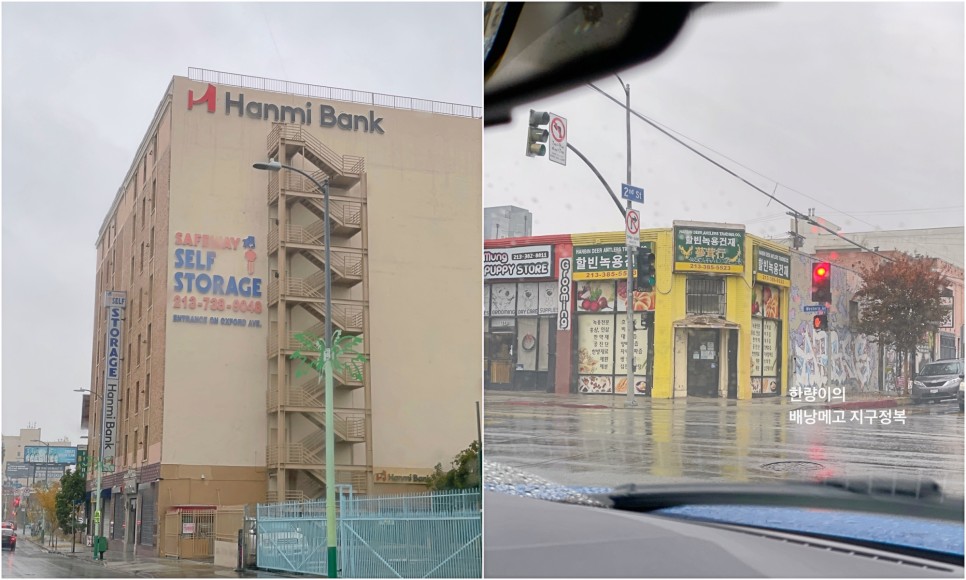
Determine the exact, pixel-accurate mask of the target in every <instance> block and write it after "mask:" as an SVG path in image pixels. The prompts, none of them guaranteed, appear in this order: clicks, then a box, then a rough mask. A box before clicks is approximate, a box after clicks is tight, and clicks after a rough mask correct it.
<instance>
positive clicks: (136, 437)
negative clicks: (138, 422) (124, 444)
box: [131, 429, 138, 463]
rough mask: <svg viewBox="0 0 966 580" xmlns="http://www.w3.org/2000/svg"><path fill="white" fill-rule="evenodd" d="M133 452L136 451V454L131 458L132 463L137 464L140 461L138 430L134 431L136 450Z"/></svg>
mask: <svg viewBox="0 0 966 580" xmlns="http://www.w3.org/2000/svg"><path fill="white" fill-rule="evenodd" d="M133 451H134V453H133V454H132V455H133V457H132V458H131V462H132V463H134V462H136V461H137V460H138V430H137V429H135V430H134V449H133Z"/></svg>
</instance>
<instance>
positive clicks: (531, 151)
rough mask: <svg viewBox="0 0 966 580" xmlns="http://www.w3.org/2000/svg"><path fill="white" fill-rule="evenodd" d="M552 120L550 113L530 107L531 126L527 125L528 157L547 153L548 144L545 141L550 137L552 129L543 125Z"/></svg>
mask: <svg viewBox="0 0 966 580" xmlns="http://www.w3.org/2000/svg"><path fill="white" fill-rule="evenodd" d="M549 122H550V113H548V112H546V111H534V110H533V109H530V126H529V127H527V157H534V156H542V155H546V154H547V146H546V145H543V143H546V142H547V139H549V138H550V131H548V130H546V129H544V128H543V127H541V125H546V124H547V123H549Z"/></svg>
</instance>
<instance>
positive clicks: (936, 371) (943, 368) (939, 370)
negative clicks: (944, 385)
mask: <svg viewBox="0 0 966 580" xmlns="http://www.w3.org/2000/svg"><path fill="white" fill-rule="evenodd" d="M961 372H963V366H962V364H960V363H958V362H947V363H932V364H928V365H926V366H924V367H922V370H921V371H919V376H920V377H929V376H938V375H958V374H959V373H961Z"/></svg>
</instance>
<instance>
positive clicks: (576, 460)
mask: <svg viewBox="0 0 966 580" xmlns="http://www.w3.org/2000/svg"><path fill="white" fill-rule="evenodd" d="M600 9H601V10H603V12H604V13H603V15H601V14H600V13H599V11H597V12H593V11H591V12H593V14H590V12H586V11H585V14H584V16H585V17H586V18H587V19H588V21H587V23H586V27H591V26H592V23H591V22H590V19H591V16H593V17H594V18H598V19H601V21H606V18H607V17H608V15H607V11H608V5H607V4H606V3H604V4H602V5H601V7H600ZM527 16H528V14H527V13H526V12H525V11H524V12H522V13H521V15H520V22H521V23H524V22H525V23H526V24H532V22H531V21H526V17H527ZM573 17H574V18H577V19H578V20H579V18H580V15H579V14H577V15H573ZM962 20H963V6H962V5H958V4H957V5H951V4H916V5H913V4H902V3H861V4H827V3H826V4H823V3H819V4H813V3H773V4H767V5H766V4H754V5H742V6H741V7H740V8H739V7H734V5H730V6H729V5H717V4H711V5H704V6H702V7H700V8H698V9H696V11H695V12H693V13H692V15H691V16H690V18H689V20H688V22H687V24H686V25H685V28H684V30H683V31H682V32H681V34H680V35H679V36H678V37H677V38H676V40H675V41H674V42H673V43H672V44H671V46H670V48H669V49H668V50H667V51H666V52H664V53H663V54H661V55H659V56H657V57H656V58H654V59H653V60H650V61H648V62H646V63H644V64H641V65H638V66H635V67H631V68H628V69H626V70H621V71H618V73H617V74H606V75H600V74H599V75H597V78H596V79H594V80H592V81H591V82H589V83H585V84H581V85H578V86H576V87H575V88H572V89H569V90H567V91H565V92H561V93H558V94H555V95H551V96H544V95H542V94H541V95H540V96H539V98H534V99H533V100H531V101H530V102H526V103H525V104H523V105H520V106H517V107H515V108H514V109H513V111H512V118H511V120H510V121H509V122H506V123H503V124H494V125H490V126H488V127H487V129H486V130H485V135H484V139H485V147H484V154H485V163H484V168H485V170H484V187H485V190H484V205H485V207H484V238H485V240H484V252H483V262H484V264H483V267H484V300H483V311H484V330H483V334H484V353H483V359H484V361H483V362H484V365H483V367H484V385H485V405H484V408H485V424H484V435H485V444H486V454H485V455H486V457H487V458H489V459H490V460H492V461H494V462H497V463H499V464H501V465H505V466H512V467H515V468H519V469H520V470H523V471H524V472H525V473H527V474H529V476H532V477H534V478H545V479H546V480H549V481H553V482H556V483H557V484H559V486H560V487H561V488H562V489H566V490H578V491H580V490H587V489H602V488H613V487H616V486H620V485H623V484H627V483H631V482H633V483H636V484H643V485H647V484H655V485H658V484H668V483H678V482H681V483H684V482H710V481H713V482H720V483H730V482H757V483H767V484H773V485H776V486H777V485H781V484H783V483H785V482H793V481H802V480H805V481H818V480H824V479H826V478H828V477H845V478H849V479H850V480H856V481H861V480H864V479H866V478H869V477H872V476H884V477H890V478H891V477H903V478H910V479H912V480H917V479H931V480H934V481H935V482H937V483H938V484H939V486H940V487H941V488H942V490H943V492H944V493H945V494H948V495H949V496H951V497H953V498H955V500H956V501H962V500H961V498H962V496H963V456H964V448H963V425H964V421H963V414H962V412H961V411H960V410H959V405H958V402H957V394H956V392H955V391H952V390H950V389H942V388H937V389H935V390H934V391H933V392H929V389H926V390H924V391H920V390H919V389H920V387H919V386H917V385H916V384H915V380H914V379H916V378H917V377H920V376H928V375H938V374H958V373H960V372H961V366H960V365H959V363H956V362H951V363H946V362H943V363H941V364H940V363H935V362H933V361H938V360H942V359H957V358H960V357H962V356H963V322H964V319H963V312H962V309H961V308H960V307H959V305H960V304H962V303H963V265H964V261H963V216H962V214H963V211H962V210H963V196H962V191H963V187H964V183H963V138H962V135H963V129H962V128H963V108H964V107H963V104H964V99H963V68H964V67H963V64H964V56H963V50H962V47H963V23H962ZM567 22H570V21H569V20H567ZM583 29H584V28H582V27H581V26H579V25H575V26H574V27H573V30H583ZM568 30H569V29H568ZM511 46H512V43H511ZM763 47H769V48H768V49H767V50H763ZM628 103H629V106H628ZM628 108H629V109H630V110H629V111H628V110H627V109H628ZM899 111H903V113H902V114H897V113H898V112H899ZM524 140H526V141H527V146H526V147H524ZM937 151H938V152H940V153H938V154H937V153H936V152H937ZM869 180H874V181H875V183H876V184H878V185H877V186H876V188H875V193H872V190H870V189H869V188H868V187H866V186H864V185H861V184H863V183H868V182H869ZM900 184H906V185H900ZM910 187H911V188H912V189H911V190H914V191H916V192H921V197H918V194H917V197H916V198H915V199H912V198H910V197H909V196H908V191H910V189H909V188H910ZM913 297H914V298H913ZM910 298H911V299H912V304H913V306H912V307H910V306H909V304H910V302H909V299H910ZM903 304H904V306H903ZM937 320H938V321H939V322H938V323H937V322H936V321H937ZM920 395H922V396H924V397H928V403H929V404H928V405H926V404H917V403H919V402H920V401H919V400H914V398H915V397H918V396H920ZM937 437H938V439H937ZM504 476H505V472H504V471H502V470H494V471H493V472H492V473H491V471H490V470H489V469H488V470H487V471H486V478H487V481H488V482H490V483H491V484H492V486H493V487H492V489H496V490H503V491H507V490H510V489H511V488H513V489H517V488H520V489H523V488H526V489H529V488H527V487H526V483H525V482H526V476H520V477H523V479H524V482H523V483H521V482H520V481H519V480H518V479H511V480H501V479H500V478H501V477H504ZM520 486H523V487H520ZM564 495H566V494H564ZM560 496H561V494H559V493H556V492H554V493H550V494H547V495H541V496H540V497H545V498H546V499H555V498H559V497H560ZM830 521H832V520H830ZM830 525H834V524H830Z"/></svg>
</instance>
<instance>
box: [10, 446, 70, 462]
mask: <svg viewBox="0 0 966 580" xmlns="http://www.w3.org/2000/svg"><path fill="white" fill-rule="evenodd" d="M23 459H24V461H25V462H26V463H57V464H60V465H74V464H76V463H77V448H76V447H54V446H53V445H51V446H50V447H47V446H44V445H28V446H26V447H24V448H23Z"/></svg>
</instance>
